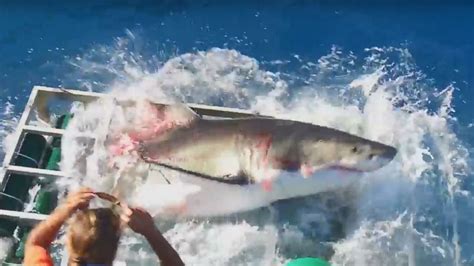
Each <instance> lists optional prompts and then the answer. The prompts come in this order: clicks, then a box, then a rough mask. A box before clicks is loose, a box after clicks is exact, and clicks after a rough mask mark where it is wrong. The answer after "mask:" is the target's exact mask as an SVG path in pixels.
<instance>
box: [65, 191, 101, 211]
mask: <svg viewBox="0 0 474 266" xmlns="http://www.w3.org/2000/svg"><path fill="white" fill-rule="evenodd" d="M94 197H95V194H94V192H93V191H92V190H91V189H90V188H87V187H84V188H81V189H79V190H78V191H75V192H71V193H70V194H69V195H68V196H67V198H66V203H65V204H64V205H65V207H66V208H67V209H69V210H71V211H75V210H78V209H84V208H87V207H88V206H89V201H90V200H91V199H92V198H94Z"/></svg>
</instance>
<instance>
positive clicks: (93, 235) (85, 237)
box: [66, 208, 121, 265]
mask: <svg viewBox="0 0 474 266" xmlns="http://www.w3.org/2000/svg"><path fill="white" fill-rule="evenodd" d="M120 232H121V230H120V218H119V216H118V215H117V214H116V213H114V212H113V211H112V209H110V208H98V209H85V210H80V211H78V212H77V213H76V214H75V215H74V216H73V217H72V218H71V220H70V221H69V227H68V229H67V236H66V237H67V248H68V252H69V257H70V259H69V265H80V264H83V263H96V264H110V265H111V264H112V262H113V260H114V258H115V254H116V252H117V247H118V242H119V239H120Z"/></svg>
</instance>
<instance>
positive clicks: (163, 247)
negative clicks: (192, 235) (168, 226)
mask: <svg viewBox="0 0 474 266" xmlns="http://www.w3.org/2000/svg"><path fill="white" fill-rule="evenodd" d="M124 209H125V213H124V214H123V215H122V220H123V221H124V222H125V223H127V224H128V226H129V227H130V228H131V229H132V230H133V231H135V232H136V233H139V234H141V235H143V236H144V237H145V238H146V240H147V241H148V243H149V244H150V246H151V247H152V249H153V251H155V254H156V255H157V256H158V258H159V259H160V262H161V265H163V266H181V265H184V262H183V261H182V260H181V258H180V257H179V254H178V252H176V250H175V249H174V248H173V247H172V246H171V245H170V243H168V241H167V240H166V239H165V237H164V236H163V235H162V234H161V232H160V231H159V230H158V228H156V226H155V223H154V222H153V218H152V217H151V215H150V214H149V213H148V212H147V211H146V210H144V209H142V208H130V207H127V206H124Z"/></svg>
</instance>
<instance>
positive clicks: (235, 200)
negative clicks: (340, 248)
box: [149, 170, 360, 217]
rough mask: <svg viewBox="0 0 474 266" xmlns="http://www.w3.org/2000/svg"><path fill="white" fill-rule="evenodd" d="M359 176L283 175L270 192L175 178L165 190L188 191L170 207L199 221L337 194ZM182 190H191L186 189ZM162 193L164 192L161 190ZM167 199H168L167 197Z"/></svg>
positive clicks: (344, 173) (182, 176)
mask: <svg viewBox="0 0 474 266" xmlns="http://www.w3.org/2000/svg"><path fill="white" fill-rule="evenodd" d="M359 176H360V174H356V173H353V172H351V173H349V172H347V171H336V170H324V171H319V172H317V173H316V174H315V175H314V176H312V177H308V178H303V177H302V176H301V175H300V174H299V173H288V172H284V173H281V174H280V175H279V176H278V178H276V179H275V180H274V182H273V184H272V189H271V191H265V190H264V189H263V187H262V185H261V184H252V185H243V186H242V185H231V184H226V183H221V182H217V181H212V180H208V179H204V178H200V177H196V176H192V175H186V174H179V175H178V176H176V177H175V178H173V180H172V181H171V184H167V185H165V186H168V187H169V188H171V187H173V186H177V185H178V184H179V186H180V187H181V189H176V191H177V192H176V193H181V192H183V191H186V190H187V191H192V192H183V194H181V195H177V194H174V195H175V196H176V197H182V198H181V199H180V200H178V201H173V204H174V203H176V202H180V203H183V205H181V207H179V208H175V210H176V212H178V213H177V214H179V215H181V216H184V217H203V216H221V215H228V214H232V213H237V212H243V211H249V210H253V209H257V208H260V207H265V206H268V205H270V204H271V203H273V202H275V201H278V200H283V199H289V198H295V197H302V196H308V195H314V194H317V193H321V192H326V191H331V190H337V189H339V188H343V187H347V186H349V185H350V184H352V183H353V182H354V181H355V180H357V179H358V178H357V177H359ZM149 178H162V177H161V173H158V172H151V173H150V175H149ZM186 187H188V188H191V187H193V189H186ZM150 189H151V188H150ZM162 189H166V188H165V187H162ZM178 190H179V191H178ZM180 191H181V192H180ZM158 194H160V193H157V195H158ZM168 196H171V195H169V194H168ZM157 200H158V199H157ZM162 200H164V199H162ZM165 201H166V200H165ZM170 204H171V203H170ZM171 207H172V206H171Z"/></svg>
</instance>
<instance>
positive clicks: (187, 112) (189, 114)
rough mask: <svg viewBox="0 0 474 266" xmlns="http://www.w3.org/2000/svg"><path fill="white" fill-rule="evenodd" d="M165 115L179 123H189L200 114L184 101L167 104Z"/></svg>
mask: <svg viewBox="0 0 474 266" xmlns="http://www.w3.org/2000/svg"><path fill="white" fill-rule="evenodd" d="M166 116H167V117H168V118H170V119H172V120H173V121H176V122H178V123H180V124H189V123H191V122H193V121H196V120H199V119H201V116H200V115H198V114H197V113H196V112H194V111H193V110H192V109H191V108H190V107H189V106H187V105H186V104H184V103H175V104H172V105H168V106H167V107H166Z"/></svg>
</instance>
